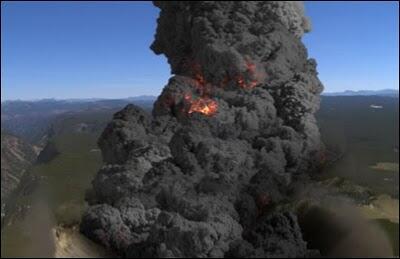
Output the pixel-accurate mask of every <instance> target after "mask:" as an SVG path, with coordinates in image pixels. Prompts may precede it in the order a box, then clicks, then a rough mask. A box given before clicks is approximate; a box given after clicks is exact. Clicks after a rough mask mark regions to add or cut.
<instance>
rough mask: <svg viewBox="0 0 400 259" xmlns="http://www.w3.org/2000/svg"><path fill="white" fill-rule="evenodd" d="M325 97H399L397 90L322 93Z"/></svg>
mask: <svg viewBox="0 0 400 259" xmlns="http://www.w3.org/2000/svg"><path fill="white" fill-rule="evenodd" d="M322 95H325V96H390V97H399V90H396V89H382V90H376V91H372V90H360V91H352V90H346V91H344V92H333V93H322Z"/></svg>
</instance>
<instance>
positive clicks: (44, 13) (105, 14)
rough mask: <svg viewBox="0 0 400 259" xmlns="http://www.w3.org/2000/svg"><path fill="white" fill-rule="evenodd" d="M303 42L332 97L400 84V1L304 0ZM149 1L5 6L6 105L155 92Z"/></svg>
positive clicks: (163, 79)
mask: <svg viewBox="0 0 400 259" xmlns="http://www.w3.org/2000/svg"><path fill="white" fill-rule="evenodd" d="M306 12H307V15H308V16H310V17H311V20H312V23H313V31H312V32H311V33H309V34H307V35H306V36H305V37H304V38H303V41H304V43H305V44H306V46H307V48H308V49H309V54H310V57H314V58H316V59H317V62H318V64H319V65H318V70H319V72H320V79H321V80H322V82H323V83H324V85H325V89H326V91H327V92H332V91H342V90H346V89H350V90H360V89H382V88H398V87H399V74H398V69H399V59H398V56H399V53H398V48H399V33H398V30H399V11H398V3H394V2H392V3H382V2H366V3H355V2H353V3H352V2H350V3H348V2H333V3H322V2H307V3H306ZM157 17H158V9H157V8H155V7H153V6H152V5H151V3H149V2H141V3H138V2H114V3H110V2H97V3H96V2H86V3H85V2H80V3H79V2H72V3H67V2H55V3H51V2H41V3H32V2H2V4H1V36H2V37H1V54H2V55H1V99H2V100H7V99H39V98H90V97H100V98H119V97H128V96H137V95H158V94H159V93H160V92H161V90H162V88H163V87H164V86H165V84H166V83H167V80H168V78H169V65H168V63H167V61H166V59H165V58H164V57H163V56H156V55H155V54H154V53H153V52H152V51H151V50H150V49H149V46H150V44H151V42H152V41H153V37H154V33H155V29H156V19H157Z"/></svg>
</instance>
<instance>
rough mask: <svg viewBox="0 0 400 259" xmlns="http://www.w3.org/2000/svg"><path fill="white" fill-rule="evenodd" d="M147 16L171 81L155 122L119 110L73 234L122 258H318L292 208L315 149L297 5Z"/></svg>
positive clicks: (165, 9)
mask: <svg viewBox="0 0 400 259" xmlns="http://www.w3.org/2000/svg"><path fill="white" fill-rule="evenodd" d="M155 5H156V6H157V7H158V8H160V10H161V11H160V16H159V18H158V27H157V33H156V35H155V41H154V42H153V44H152V46H151V49H152V50H153V51H154V52H155V53H156V54H164V55H165V56H166V57H167V58H168V62H169V64H170V65H171V73H172V74H173V76H172V77H171V79H170V80H169V82H168V84H167V85H166V86H165V87H164V89H163V91H162V93H161V95H160V96H159V97H158V100H157V101H156V103H155V104H154V109H153V112H152V115H149V114H147V113H146V112H144V111H142V110H141V109H139V108H138V107H136V106H133V105H129V106H127V107H126V108H124V109H123V110H121V111H120V112H118V113H116V114H115V115H114V118H113V120H112V122H111V123H110V124H109V125H108V126H107V128H106V129H105V131H104V132H103V134H102V136H101V138H100V140H99V146H100V148H101V150H102V154H103V160H104V163H105V165H104V166H103V168H102V169H101V170H100V171H99V172H98V174H97V176H96V177H95V179H94V180H93V197H92V198H90V199H89V200H88V201H89V203H90V208H89V209H88V211H87V212H86V213H85V215H84V216H83V219H82V223H81V231H82V233H84V234H85V235H87V236H88V237H89V238H91V239H93V240H95V241H97V242H98V243H100V244H102V245H104V246H106V247H108V248H110V249H113V250H114V251H116V252H118V253H119V254H120V255H122V256H127V257H307V256H312V255H316V254H318V251H314V250H309V249H308V248H307V245H306V242H305V241H304V240H303V238H302V234H301V231H300V228H299V225H298V223H297V217H296V213H295V212H294V211H292V210H291V209H290V206H289V205H290V203H291V201H292V200H293V197H292V193H293V190H294V189H295V188H297V186H301V184H304V183H307V181H308V180H307V179H308V176H309V175H310V174H312V173H313V171H314V169H315V168H316V167H317V166H318V165H319V164H318V157H320V154H321V150H322V148H323V147H322V144H321V142H320V135H319V130H318V127H317V125H316V121H315V117H314V113H315V112H316V110H317V109H318V107H319V94H320V93H321V91H322V89H323V86H322V84H321V83H320V81H319V79H318V77H317V72H316V62H315V61H314V60H313V59H309V58H308V57H307V50H306V48H305V47H304V45H303V44H302V42H301V37H302V35H303V33H305V32H307V31H308V30H309V21H308V19H307V18H306V17H305V16H304V11H303V6H302V3H299V2H275V1H272V2H240V1H229V2H212V1H195V2H175V1H170V2H155ZM300 183H301V184H300Z"/></svg>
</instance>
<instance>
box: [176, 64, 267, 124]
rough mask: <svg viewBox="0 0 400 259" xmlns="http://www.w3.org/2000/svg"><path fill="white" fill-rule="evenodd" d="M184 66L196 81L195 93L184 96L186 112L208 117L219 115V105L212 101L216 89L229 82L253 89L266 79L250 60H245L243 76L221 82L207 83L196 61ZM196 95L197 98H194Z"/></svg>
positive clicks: (232, 77) (194, 85)
mask: <svg viewBox="0 0 400 259" xmlns="http://www.w3.org/2000/svg"><path fill="white" fill-rule="evenodd" d="M183 66H185V67H186V68H188V69H190V71H191V77H192V78H193V80H194V84H193V91H190V93H185V94H184V95H183V101H184V103H185V108H184V110H185V111H186V112H187V113H188V114H191V113H194V112H197V113H201V114H204V115H206V116H213V115H214V114H216V113H217V110H218V103H217V102H216V101H215V100H213V99H212V96H213V92H214V88H215V87H221V88H224V87H225V86H226V85H228V84H229V82H234V83H236V84H237V85H238V86H239V87H241V88H243V89H252V88H254V87H256V86H257V85H258V84H260V82H262V81H263V80H264V78H265V76H264V74H263V73H262V71H259V70H257V66H256V64H255V63H253V62H252V61H250V60H249V59H247V60H245V71H244V72H243V74H241V73H240V74H237V75H234V76H229V75H225V76H224V77H223V79H222V80H220V81H219V82H213V83H210V82H207V80H206V78H205V77H204V74H203V70H202V68H201V66H200V65H199V64H198V63H196V62H194V61H185V62H184V63H183ZM192 93H194V94H195V95H196V96H198V97H196V98H192Z"/></svg>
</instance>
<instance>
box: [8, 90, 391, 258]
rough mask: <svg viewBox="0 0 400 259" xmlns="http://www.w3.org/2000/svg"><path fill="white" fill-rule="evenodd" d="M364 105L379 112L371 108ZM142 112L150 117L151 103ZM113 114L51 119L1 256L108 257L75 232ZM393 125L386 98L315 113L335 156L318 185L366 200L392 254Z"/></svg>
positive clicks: (333, 101)
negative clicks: (100, 143)
mask: <svg viewBox="0 0 400 259" xmlns="http://www.w3.org/2000/svg"><path fill="white" fill-rule="evenodd" d="M371 103H375V104H379V105H382V106H383V107H384V108H383V109H382V110H375V109H371V108H370V107H369V106H370V104H371ZM145 107H147V110H148V111H150V109H149V107H151V104H148V105H147V106H145ZM120 108H122V107H113V108H109V109H90V110H86V109H85V110H83V111H79V112H77V111H75V112H66V113H64V114H63V115H62V116H57V117H55V118H53V119H52V121H51V123H50V124H49V125H51V126H50V127H49V128H50V130H49V131H48V132H50V134H48V136H47V137H46V138H47V141H46V144H45V145H43V147H44V149H46V148H47V149H48V150H50V151H49V152H47V153H46V154H45V153H42V159H40V161H38V162H37V163H35V164H34V165H33V166H32V167H30V169H29V170H28V171H29V174H30V175H32V176H34V178H35V179H38V181H37V182H36V181H30V180H28V181H27V182H26V183H25V184H24V185H23V186H22V187H21V190H20V192H19V193H18V195H17V196H16V198H15V204H16V206H15V207H14V212H15V213H12V215H10V217H9V219H8V222H7V225H6V226H5V227H4V228H3V229H2V244H1V245H2V257H19V256H27V255H30V256H32V255H35V256H54V255H55V256H60V257H61V256H90V257H105V256H106V255H108V253H109V252H106V251H105V250H104V249H102V248H101V247H99V246H98V245H96V244H94V243H93V242H92V241H90V240H88V239H87V238H86V237H84V236H83V235H81V234H80V233H79V231H78V229H77V226H78V224H79V222H80V218H81V215H82V212H83V211H84V210H85V208H86V206H87V205H86V202H85V196H86V195H87V193H88V190H90V188H91V181H92V179H93V177H94V175H95V174H96V172H97V171H98V170H99V168H100V167H101V165H102V157H101V152H100V150H99V148H98V146H97V139H98V137H99V136H100V134H101V132H102V131H103V129H104V127H105V126H106V125H107V123H108V122H109V121H110V120H111V118H112V115H113V113H115V112H116V111H118V110H119V109H120ZM397 118H398V99H396V98H391V97H326V96H324V97H322V104H321V110H320V112H319V113H318V121H319V123H320V128H321V132H322V137H323V140H324V142H325V144H326V146H327V148H328V149H329V150H333V153H335V154H337V157H336V158H337V161H335V162H334V163H332V164H330V165H329V166H327V167H326V168H325V169H324V171H323V172H322V173H321V174H320V175H319V178H320V179H319V180H320V181H321V182H324V181H327V182H325V183H324V184H329V185H330V186H334V187H335V188H337V189H338V190H340V192H341V193H345V194H346V195H350V196H352V197H353V198H354V199H356V198H357V197H361V198H360V199H361V200H362V201H366V204H365V205H363V206H361V205H360V210H361V211H362V213H363V215H366V216H367V218H369V219H370V220H371V222H374V223H373V224H377V225H379V226H380V228H381V229H383V230H384V231H385V233H387V235H388V237H390V240H391V241H392V244H393V249H394V254H396V255H398V235H399V225H398V223H399V221H398V218H399V216H398V210H397V214H396V210H395V208H396V206H397V208H398V195H399V191H398V190H399V189H398V188H399V187H398V153H396V152H398V119H397ZM39 139H43V136H42V137H40V138H39ZM49 146H50V147H51V148H49ZM2 149H3V145H2ZM43 154H45V155H43ZM2 159H3V153H2ZM2 164H3V163H2ZM2 171H3V168H2ZM2 175H3V173H2ZM355 184H357V185H355ZM357 186H361V187H357ZM2 187H3V184H2ZM2 189H3V188H2ZM2 191H3V190H2ZM364 193H368V195H364ZM382 195H386V196H382ZM2 196H3V195H2ZM365 197H366V198H365ZM385 197H386V198H385ZM396 202H397V203H396ZM360 204H362V202H360ZM38 226H40V231H39V232H40V233H44V232H45V233H48V234H47V235H45V236H47V237H48V238H47V239H43V238H38V236H37V233H38V230H37V229H36V228H38ZM42 237H43V235H42ZM21 247H23V248H24V249H21ZM37 247H41V249H40V250H38V249H35V248H37Z"/></svg>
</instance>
